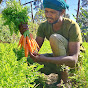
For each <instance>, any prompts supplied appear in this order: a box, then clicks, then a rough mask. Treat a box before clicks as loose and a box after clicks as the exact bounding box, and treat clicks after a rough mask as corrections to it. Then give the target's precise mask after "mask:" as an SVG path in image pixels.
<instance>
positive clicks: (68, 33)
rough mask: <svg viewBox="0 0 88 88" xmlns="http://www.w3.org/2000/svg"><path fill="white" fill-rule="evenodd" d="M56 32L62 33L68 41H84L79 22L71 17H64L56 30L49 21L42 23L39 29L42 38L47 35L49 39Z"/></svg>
mask: <svg viewBox="0 0 88 88" xmlns="http://www.w3.org/2000/svg"><path fill="white" fill-rule="evenodd" d="M54 33H57V34H61V35H62V36H63V37H65V38H66V39H67V40H68V42H80V43H82V37H81V31H80V28H79V26H78V24H77V23H76V22H74V21H72V20H71V19H69V18H63V24H62V26H61V28H60V29H59V30H58V31H56V32H55V31H53V27H52V24H50V23H48V22H47V21H46V22H44V23H41V24H40V26H39V28H38V31H37V36H40V37H42V38H45V37H46V38H47V39H48V40H49V37H50V36H51V35H52V34H54Z"/></svg>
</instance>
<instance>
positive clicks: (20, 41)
mask: <svg viewBox="0 0 88 88" xmlns="http://www.w3.org/2000/svg"><path fill="white" fill-rule="evenodd" d="M23 37H24V36H23V35H21V37H20V40H19V44H18V47H19V45H20V44H21V43H22V41H23Z"/></svg>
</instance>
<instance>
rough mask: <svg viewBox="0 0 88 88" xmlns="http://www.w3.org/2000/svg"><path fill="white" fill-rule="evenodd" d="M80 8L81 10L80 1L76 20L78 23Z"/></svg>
mask: <svg viewBox="0 0 88 88" xmlns="http://www.w3.org/2000/svg"><path fill="white" fill-rule="evenodd" d="M79 8H80V0H78V10H77V18H76V22H78V16H79Z"/></svg>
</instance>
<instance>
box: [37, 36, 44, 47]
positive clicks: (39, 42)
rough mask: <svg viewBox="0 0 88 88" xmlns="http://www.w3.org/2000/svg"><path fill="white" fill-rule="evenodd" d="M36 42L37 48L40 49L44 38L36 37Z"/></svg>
mask: <svg viewBox="0 0 88 88" xmlns="http://www.w3.org/2000/svg"><path fill="white" fill-rule="evenodd" d="M36 42H37V43H38V45H39V47H40V48H41V46H42V44H43V42H44V38H42V37H39V36H37V37H36Z"/></svg>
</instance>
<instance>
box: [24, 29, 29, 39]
mask: <svg viewBox="0 0 88 88" xmlns="http://www.w3.org/2000/svg"><path fill="white" fill-rule="evenodd" d="M29 34H30V32H29V30H26V31H25V32H24V33H23V35H24V37H25V38H26V36H29V38H30V35H29Z"/></svg>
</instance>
